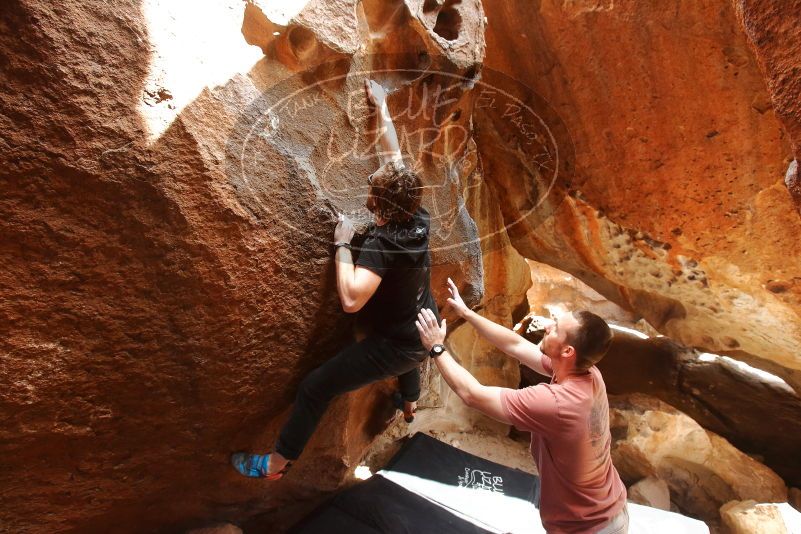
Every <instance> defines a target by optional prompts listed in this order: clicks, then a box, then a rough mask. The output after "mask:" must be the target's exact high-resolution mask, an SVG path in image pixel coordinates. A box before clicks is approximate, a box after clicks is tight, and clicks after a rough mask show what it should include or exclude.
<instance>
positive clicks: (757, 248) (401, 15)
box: [0, 0, 801, 533]
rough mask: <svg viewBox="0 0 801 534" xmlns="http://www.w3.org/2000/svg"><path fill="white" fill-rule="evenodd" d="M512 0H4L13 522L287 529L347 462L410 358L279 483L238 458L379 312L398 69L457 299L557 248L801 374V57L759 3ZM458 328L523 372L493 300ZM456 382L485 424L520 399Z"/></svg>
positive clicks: (491, 287) (473, 350)
mask: <svg viewBox="0 0 801 534" xmlns="http://www.w3.org/2000/svg"><path fill="white" fill-rule="evenodd" d="M290 4H294V6H292V5H290ZM483 6H484V7H482V3H481V2H479V0H463V1H461V2H453V1H450V0H448V1H429V0H405V1H404V0H392V1H385V0H380V1H379V0H363V1H361V2H357V1H356V0H352V1H338V2H333V1H323V0H312V1H310V2H305V3H292V2H286V3H282V4H281V5H278V4H276V3H272V2H266V1H261V0H251V1H249V2H246V3H245V4H244V5H243V3H242V2H240V1H239V0H225V1H219V2H210V3H206V4H204V6H203V7H202V8H201V7H198V6H196V5H194V4H193V3H182V2H171V1H168V0H126V1H122V2H115V3H114V5H113V6H111V5H110V4H109V3H107V2H104V1H100V0H82V1H80V2H79V1H77V0H65V1H62V2H43V1H41V0H14V1H12V2H11V3H9V5H7V6H4V8H3V10H2V14H1V15H0V30H2V31H0V69H2V78H0V79H1V80H2V81H1V82H0V88H1V89H2V90H0V121H1V122H0V131H2V134H0V149H1V150H0V177H1V178H2V182H1V183H2V184H3V195H2V198H0V228H2V232H0V248H1V249H2V260H3V270H2V272H0V291H1V292H2V293H0V294H2V298H0V325H2V327H0V328H2V330H0V334H1V335H0V416H2V418H3V424H2V425H1V426H0V496H1V498H2V506H0V514H2V517H0V524H2V525H3V527H5V528H7V529H9V530H11V531H13V532H21V533H22V532H42V531H48V532H51V531H52V532H57V531H67V530H75V531H99V532H105V531H111V530H115V531H120V532H141V531H146V530H150V529H154V528H160V529H167V530H180V529H183V528H190V527H196V526H201V525H203V524H209V523H210V522H211V520H213V521H214V522H217V521H223V520H225V521H230V522H233V523H237V524H241V523H242V522H243V521H245V520H247V519H248V518H250V517H267V519H266V524H267V525H268V526H270V527H275V526H276V525H277V524H278V522H277V521H278V519H276V518H283V520H285V521H289V520H290V519H291V518H292V517H295V516H297V515H298V514H301V513H302V512H303V511H304V507H307V506H309V505H310V503H313V502H314V499H316V498H319V496H320V492H321V491H327V490H331V489H333V488H336V487H337V486H339V485H341V484H342V483H343V482H344V481H345V480H346V479H347V478H348V473H349V472H350V471H351V470H352V469H353V467H355V463H356V462H358V461H359V459H360V457H361V456H362V454H363V452H364V450H365V449H366V448H367V447H368V445H369V443H370V440H371V439H373V437H374V436H375V435H376V434H378V433H379V432H380V431H381V430H382V429H383V428H384V427H385V426H386V418H387V417H388V416H389V415H390V414H391V412H392V409H391V407H390V405H389V400H388V392H389V390H390V389H391V388H392V387H393V384H391V383H390V382H388V383H384V384H379V385H376V386H374V387H371V388H366V389H364V390H362V391H360V392H358V393H355V394H352V395H348V396H345V397H343V398H341V399H339V400H337V401H336V402H335V403H334V404H333V405H332V407H331V410H330V413H329V414H328V415H327V417H326V419H325V420H324V421H323V423H322V425H321V428H320V430H319V432H318V433H317V434H316V435H315V437H314V439H313V441H312V442H311V443H310V444H309V454H308V455H306V456H304V458H303V459H302V460H301V461H300V462H298V463H297V465H296V466H295V467H294V468H293V471H292V475H291V476H290V477H287V479H286V480H284V481H282V482H281V483H280V484H279V485H270V486H267V485H264V484H261V483H258V482H254V481H250V480H244V479H241V478H237V476H236V475H235V474H234V473H233V472H232V470H231V469H230V467H229V466H228V465H227V457H228V454H229V453H230V452H231V451H233V450H236V449H240V448H253V449H266V448H268V447H269V446H271V445H272V443H273V440H274V438H275V435H276V432H277V429H278V428H279V427H280V424H281V423H282V422H283V418H284V417H285V416H286V411H287V409H288V407H289V406H290V404H291V402H292V398H293V396H294V394H295V391H296V386H297V384H298V382H299V381H300V380H301V379H302V377H303V376H304V375H305V374H306V373H307V372H308V371H309V370H311V369H312V368H314V367H315V366H317V365H319V363H321V362H322V361H324V360H325V359H326V358H328V357H330V356H331V355H333V354H334V353H335V352H336V351H337V350H338V349H339V348H341V347H342V346H344V345H345V344H346V343H348V342H349V341H350V340H351V336H350V327H351V322H352V321H351V318H350V317H347V316H346V315H345V314H343V313H342V312H341V310H340V307H339V304H338V301H337V296H336V291H335V284H334V279H333V272H334V268H333V264H332V258H331V256H332V255H331V249H330V239H331V234H332V230H333V227H334V221H333V218H332V216H333V212H334V211H345V212H348V213H350V214H351V215H352V216H353V217H354V218H355V219H356V220H357V222H358V223H360V224H363V223H365V222H366V219H367V214H366V212H365V210H364V208H363V206H364V200H365V198H364V197H365V195H366V185H365V178H366V176H367V175H368V174H369V173H370V172H372V171H373V170H374V169H375V168H376V166H377V159H376V157H375V155H374V147H373V146H372V145H371V141H372V139H373V137H374V132H371V128H372V127H373V124H372V122H371V118H370V115H369V113H368V109H367V107H366V105H365V100H364V94H363V89H362V82H363V79H364V77H365V76H366V75H368V74H369V75H371V76H374V77H375V78H377V79H378V80H379V81H380V82H381V83H382V84H383V85H384V86H385V87H386V88H387V89H388V90H390V96H389V101H388V104H389V108H390V111H391V112H392V114H393V116H394V117H395V120H396V125H397V126H398V129H399V134H400V136H401V143H402V148H403V151H404V153H405V155H406V156H407V160H408V162H409V163H410V164H413V165H415V167H416V168H417V170H418V171H419V172H420V174H421V176H422V178H423V182H424V186H425V188H426V197H425V200H424V203H425V205H426V207H428V209H429V211H430V212H431V213H432V216H433V220H434V222H433V237H432V250H433V258H434V263H435V264H436V265H435V269H434V272H433V284H434V290H435V292H436V294H437V296H438V299H439V302H440V303H443V302H444V298H443V297H444V279H445V278H446V277H447V276H452V277H455V278H456V280H457V283H458V284H459V285H460V287H461V288H463V290H464V296H465V297H466V299H468V300H469V301H470V302H471V303H472V304H475V305H481V306H482V313H485V314H486V315H487V316H489V317H491V318H493V319H494V320H497V321H501V322H505V323H506V324H511V323H512V322H513V318H515V317H517V316H518V315H520V314H521V313H520V312H521V305H523V307H525V292H526V289H527V288H528V285H529V283H530V281H529V279H528V277H527V276H528V274H527V273H528V272H529V271H528V267H527V266H526V264H525V262H524V260H523V256H525V257H530V258H533V259H538V260H540V261H543V262H546V263H548V264H551V265H554V266H558V267H560V268H563V269H565V270H568V271H570V272H571V273H572V274H574V275H575V276H577V277H579V278H581V279H582V280H584V281H586V282H588V283H589V284H590V285H592V286H593V287H594V288H595V289H596V290H598V291H599V292H600V293H602V294H603V295H605V296H607V297H609V298H611V299H613V300H615V301H616V302H617V303H619V304H622V305H623V306H625V307H626V308H628V309H630V310H634V311H636V312H637V313H638V314H640V315H643V316H645V317H646V318H647V319H648V320H649V321H650V322H651V323H652V324H654V325H655V326H656V327H658V328H660V329H661V330H662V331H664V332H666V333H669V334H671V335H674V336H676V337H677V338H679V339H680V340H681V341H683V342H684V343H685V344H694V345H701V346H706V347H709V348H711V349H718V350H725V351H729V352H740V353H742V355H744V356H749V357H755V358H759V359H760V360H761V361H763V362H773V365H775V369H774V370H775V371H776V372H778V373H779V374H783V376H786V377H788V380H789V381H792V380H793V379H794V377H793V374H792V373H793V372H794V370H798V369H801V363H800V362H799V359H798V354H799V350H798V349H799V348H801V332H800V331H799V328H798V322H799V321H798V310H799V294H801V267H799V261H798V258H799V251H800V250H801V249H799V247H801V243H799V241H798V239H797V236H798V235H799V234H801V227H800V226H799V220H798V217H797V214H796V213H795V211H794V209H793V205H792V202H791V198H790V196H789V195H788V193H787V190H786V188H785V186H784V185H783V183H782V181H783V178H784V175H785V172H786V169H787V168H788V164H789V160H790V157H791V153H792V152H791V143H790V141H789V140H788V138H787V137H786V134H785V133H784V130H783V129H782V127H781V124H780V122H779V121H778V120H777V118H776V116H775V115H774V112H773V109H772V107H771V103H772V102H773V103H775V102H777V101H778V99H779V98H780V96H779V95H780V94H789V93H787V91H791V90H792V86H787V87H789V89H788V88H787V87H785V86H782V87H783V89H781V90H778V89H777V90H774V89H773V87H772V86H769V87H768V89H766V85H765V82H764V77H763V74H762V73H761V72H760V71H759V69H758V68H757V63H756V61H755V60H754V57H753V55H752V52H751V50H752V48H751V44H750V43H749V42H748V39H746V37H745V35H744V34H743V31H742V28H741V25H740V24H741V23H740V22H738V19H737V16H736V15H735V10H734V8H732V7H731V6H730V5H729V4H727V3H725V2H722V1H721V3H720V4H719V5H718V4H714V5H711V4H703V5H695V4H687V5H685V3H681V4H680V3H678V2H676V3H675V5H673V4H670V5H663V6H657V7H654V6H648V7H646V6H645V5H644V4H642V3H639V2H634V1H633V0H630V1H628V2H614V3H612V2H604V1H601V2H599V1H592V2H582V1H572V2H552V1H550V0H544V1H543V2H541V3H539V4H537V8H536V9H532V8H531V5H530V3H525V2H516V1H515V2H508V1H503V2H501V1H499V0H487V1H486V2H484V4H483ZM484 9H486V14H487V16H488V17H489V30H487V27H486V24H487V23H486V21H485V18H484V14H485V12H484ZM751 16H753V13H752V14H751ZM741 17H742V20H748V17H749V10H748V9H745V10H743V11H742V15H741ZM755 24H757V25H759V24H761V23H755ZM485 33H486V35H487V41H486V43H485V39H484V35H485ZM749 35H752V34H749ZM753 35H756V34H753ZM610 36H614V37H610ZM751 39H752V41H753V40H754V38H753V37H751ZM755 42H757V45H759V43H761V42H762V41H761V40H760V39H758V38H757V39H756V40H755ZM485 45H486V46H485ZM756 50H757V54H758V55H760V54H764V56H765V57H766V58H767V57H768V56H770V55H771V54H774V53H779V52H781V48H780V47H779V48H769V49H768V48H764V47H762V48H760V46H757V47H756ZM485 55H486V57H487V61H485ZM759 57H761V55H760V56H759ZM762 61H764V63H765V65H767V66H766V67H765V68H766V72H773V70H771V69H774V67H771V66H770V65H772V64H773V63H770V61H768V60H767V59H763V60H762ZM482 64H484V65H485V67H484V68H483V71H482ZM493 69H494V70H493ZM778 70H781V68H779V69H778ZM501 72H504V73H507V74H511V75H513V76H514V77H516V78H517V79H518V80H519V81H517V82H515V81H514V80H509V79H505V78H504V77H503V75H501V74H500V73H501ZM501 86H502V87H501ZM499 89H503V91H499ZM529 89H533V90H534V92H533V93H531V92H530V91H529ZM781 98H784V97H781ZM504 99H505V100H504ZM785 100H786V99H785ZM785 100H783V101H785ZM788 102H789V100H788ZM788 105H789V104H788ZM777 107H778V105H777ZM526 110H529V111H526ZM531 110H533V111H531ZM526 113H528V115H527V114H526ZM790 115H792V113H791V114H790ZM535 116H536V117H539V118H541V119H544V122H543V123H539V124H537V123H536V121H535V120H533V118H534V117H535ZM560 117H561V119H560ZM782 120H783V121H784V124H785V126H786V127H787V131H789V132H790V136H791V137H792V136H794V135H795V134H794V133H793V132H794V130H793V129H792V128H791V126H787V124H789V122H787V119H786V118H784V116H783V118H782ZM792 138H793V139H795V137H792ZM557 155H558V156H559V157H555V156H557ZM546 170H549V171H558V172H556V175H558V180H557V179H555V178H554V179H553V180H551V179H550V178H549V176H548V175H547V173H546ZM549 180H550V181H549ZM543 192H548V194H546V195H543V194H542V193H543ZM568 193H571V194H572V196H568V197H567V198H565V195H567V194H568ZM543 196H544V197H545V200H544V201H543V202H542V203H540V200H541V199H542V197H543ZM563 199H564V202H562V200H563ZM540 204H542V205H540ZM507 230H508V232H507ZM453 346H454V349H455V350H456V351H457V352H458V353H459V354H460V355H461V356H462V358H463V361H464V362H465V363H466V364H467V365H468V367H470V368H471V370H473V372H474V373H475V374H476V375H477V376H478V377H479V378H480V379H482V380H483V381H485V382H487V383H493V384H494V385H505V386H513V385H515V384H516V383H517V379H518V371H517V368H516V367H515V366H513V365H510V364H509V362H508V360H506V359H502V357H501V356H499V355H498V354H495V353H492V352H491V351H490V349H489V348H488V347H487V346H486V345H485V344H482V343H481V342H479V341H477V340H476V337H475V334H474V333H472V332H470V331H469V330H467V329H465V328H464V327H461V326H459V325H454V336H453ZM793 383H794V384H796V385H797V384H799V383H801V380H796V381H795V382H793ZM444 393H446V392H445V390H443V395H444ZM441 401H442V403H443V405H444V406H445V407H446V408H447V410H446V411H447V413H449V414H452V415H453V418H454V427H455V428H456V429H464V428H469V427H470V426H471V425H479V426H481V425H484V426H487V427H491V425H492V423H490V422H488V421H487V420H486V419H482V418H480V417H476V416H475V414H468V413H465V412H464V410H462V409H461V408H460V407H459V405H458V404H455V403H453V404H449V403H451V402H452V401H453V399H449V398H446V397H443V398H442V399H441ZM287 503H300V504H297V505H296V506H291V507H286V508H283V505H285V504H287ZM279 509H280V512H277V511H276V510H279ZM264 514H269V515H264ZM260 525H261V527H264V524H260ZM261 527H259V528H261Z"/></svg>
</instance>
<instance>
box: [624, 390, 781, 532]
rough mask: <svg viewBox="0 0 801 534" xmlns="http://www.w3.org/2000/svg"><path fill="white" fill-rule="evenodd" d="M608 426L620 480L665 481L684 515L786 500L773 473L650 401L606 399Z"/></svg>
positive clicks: (711, 515) (711, 514) (705, 515)
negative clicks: (742, 502)
mask: <svg viewBox="0 0 801 534" xmlns="http://www.w3.org/2000/svg"><path fill="white" fill-rule="evenodd" d="M610 425H611V426H610V429H611V432H612V441H613V443H612V461H613V462H614V464H615V467H616V468H617V470H618V472H619V473H620V476H621V478H622V479H623V481H624V482H627V483H632V482H634V481H637V480H640V479H642V478H644V477H649V476H651V477H658V478H660V479H662V480H664V481H665V482H666V483H667V485H668V487H669V488H670V499H671V501H672V502H674V503H676V505H677V506H678V508H679V509H680V510H681V512H682V513H684V514H687V515H690V516H692V517H696V518H699V519H703V520H715V519H716V518H717V517H718V510H719V508H720V507H721V506H722V505H723V504H725V503H727V502H729V501H731V500H748V499H753V500H756V501H758V502H784V501H786V500H787V488H786V487H785V485H784V482H783V481H782V479H781V478H779V476H778V475H777V474H776V473H774V472H773V471H772V470H770V469H769V468H767V467H765V466H764V465H762V464H761V463H759V462H757V461H756V460H754V459H752V458H751V457H749V456H748V455H746V454H744V453H742V452H740V451H738V450H737V449H735V448H734V447H733V446H732V445H731V444H730V443H729V442H728V441H726V440H725V439H723V438H721V437H720V436H717V435H716V434H713V433H712V432H709V431H707V430H704V429H703V428H701V426H700V425H698V423H696V422H695V421H693V420H692V419H690V418H689V417H688V416H686V415H685V414H683V413H681V412H680V411H678V410H676V409H675V408H673V407H672V406H670V405H668V404H665V403H664V402H661V401H659V400H657V399H655V398H653V397H648V396H646V395H640V394H634V395H628V396H620V397H616V396H612V397H610Z"/></svg>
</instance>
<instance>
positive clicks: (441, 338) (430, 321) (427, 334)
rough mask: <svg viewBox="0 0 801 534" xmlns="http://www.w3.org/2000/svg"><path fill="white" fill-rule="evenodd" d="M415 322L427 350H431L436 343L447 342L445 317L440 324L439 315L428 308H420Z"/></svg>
mask: <svg viewBox="0 0 801 534" xmlns="http://www.w3.org/2000/svg"><path fill="white" fill-rule="evenodd" d="M414 324H415V326H417V332H418V333H419V334H420V342H421V343H422V344H423V347H425V349H426V350H428V351H430V350H431V347H433V346H434V345H441V344H443V343H444V342H445V333H446V324H445V319H443V320H442V324H441V325H438V324H437V316H436V315H434V312H432V311H431V310H429V309H428V308H423V309H422V310H420V313H418V314H417V321H415V323H414Z"/></svg>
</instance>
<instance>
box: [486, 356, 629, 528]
mask: <svg viewBox="0 0 801 534" xmlns="http://www.w3.org/2000/svg"><path fill="white" fill-rule="evenodd" d="M543 364H544V365H545V368H546V370H547V371H548V372H549V373H551V374H553V369H552V368H551V361H550V359H549V358H547V357H543ZM501 402H502V404H503V407H504V410H505V411H506V413H507V415H508V416H509V419H510V420H511V421H512V423H513V424H514V425H515V426H516V427H517V428H518V429H520V430H523V431H528V432H531V455H532V456H533V457H534V461H535V462H536V464H537V469H538V470H539V473H540V484H541V497H540V516H541V517H542V524H543V526H544V527H545V529H546V530H547V531H548V532H549V534H553V533H569V534H573V533H578V532H582V533H583V532H593V531H594V530H595V529H596V528H599V527H601V526H603V524H604V523H606V522H607V521H609V520H610V519H612V518H613V517H614V516H615V515H617V513H618V512H620V511H621V510H622V509H623V506H624V505H625V504H626V486H624V485H623V482H622V481H621V480H620V476H619V475H618V473H617V470H616V469H615V467H614V466H613V465H612V457H611V455H610V452H609V450H610V446H611V441H612V436H611V434H610V433H609V400H608V399H607V397H606V386H605V385H604V381H603V378H602V377H601V373H600V371H598V369H596V368H595V367H592V368H590V370H589V372H588V373H587V374H586V375H581V376H577V377H572V378H571V379H570V380H567V381H565V383H564V384H557V383H554V382H553V381H552V382H551V383H550V384H538V385H536V386H531V387H527V388H524V389H519V390H514V389H505V390H503V391H502V392H501Z"/></svg>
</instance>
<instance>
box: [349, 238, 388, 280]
mask: <svg viewBox="0 0 801 534" xmlns="http://www.w3.org/2000/svg"><path fill="white" fill-rule="evenodd" d="M356 265H357V266H359V267H364V268H365V269H369V270H371V271H373V272H374V273H375V274H377V275H378V276H380V277H381V278H383V277H384V275H385V274H387V271H388V270H389V267H390V265H389V257H388V254H387V253H386V252H384V247H383V245H382V243H381V241H380V240H379V239H377V238H375V237H373V236H370V237H368V238H367V239H365V240H364V243H362V246H361V249H360V250H359V257H358V258H356Z"/></svg>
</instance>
